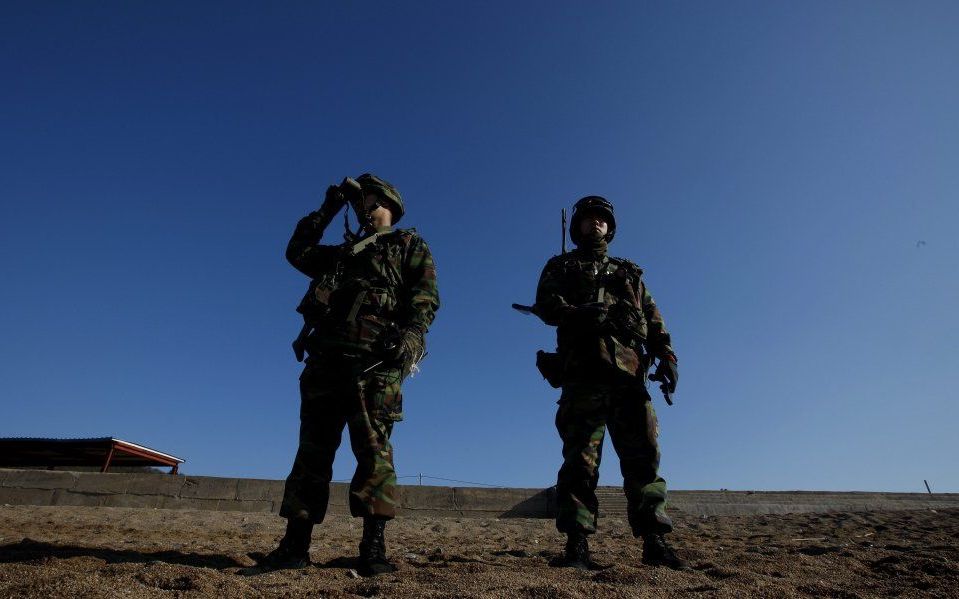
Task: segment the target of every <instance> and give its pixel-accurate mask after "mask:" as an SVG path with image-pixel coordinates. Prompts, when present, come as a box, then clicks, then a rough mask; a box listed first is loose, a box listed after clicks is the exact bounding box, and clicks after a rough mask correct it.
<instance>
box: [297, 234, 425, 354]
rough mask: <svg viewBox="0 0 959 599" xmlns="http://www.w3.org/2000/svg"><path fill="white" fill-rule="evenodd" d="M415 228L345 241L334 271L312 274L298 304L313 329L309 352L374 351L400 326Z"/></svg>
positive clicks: (332, 269)
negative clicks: (406, 261) (408, 253)
mask: <svg viewBox="0 0 959 599" xmlns="http://www.w3.org/2000/svg"><path fill="white" fill-rule="evenodd" d="M414 234H415V233H414V231H412V230H403V229H399V230H395V231H389V232H387V233H382V234H377V235H376V236H375V237H374V236H370V237H367V238H365V239H363V240H361V241H360V242H359V243H357V244H352V245H343V246H341V251H340V255H339V257H338V259H337V261H336V264H335V265H334V266H333V268H331V269H330V271H328V272H326V273H324V274H323V275H322V276H321V277H319V278H317V279H314V280H313V281H311V283H310V287H309V289H307V293H306V295H305V296H304V297H303V300H302V301H301V302H300V305H299V306H298V307H297V311H298V312H299V313H300V314H302V315H303V318H304V321H305V322H306V326H307V327H309V328H310V329H311V330H310V333H309V337H308V338H307V342H306V347H307V351H308V352H309V353H311V354H315V353H317V352H323V351H346V352H370V351H373V349H374V348H375V346H376V344H377V343H378V342H379V341H381V340H382V338H383V337H384V336H385V335H387V334H390V333H391V332H392V331H394V330H395V328H396V327H397V317H398V314H397V306H398V305H399V301H400V296H401V294H402V293H403V276H402V272H403V261H404V259H405V249H406V248H407V247H409V243H410V240H411V239H412V236H413V235H414Z"/></svg>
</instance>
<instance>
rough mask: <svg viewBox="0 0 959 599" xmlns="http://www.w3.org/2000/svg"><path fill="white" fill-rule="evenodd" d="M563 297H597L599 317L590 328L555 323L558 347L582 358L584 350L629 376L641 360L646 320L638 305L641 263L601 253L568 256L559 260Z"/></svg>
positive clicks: (638, 370) (582, 300) (574, 300)
mask: <svg viewBox="0 0 959 599" xmlns="http://www.w3.org/2000/svg"><path fill="white" fill-rule="evenodd" d="M562 264H563V297H564V299H565V300H566V302H567V303H568V304H570V305H582V304H589V303H594V302H596V303H602V304H605V305H606V306H607V316H606V320H605V322H603V323H602V324H601V325H599V326H598V327H597V328H596V329H595V330H592V331H581V330H567V329H566V327H563V326H560V327H559V329H558V330H557V341H558V345H559V348H560V351H561V352H563V353H565V354H567V355H577V356H579V357H580V358H582V359H585V360H586V363H588V361H589V360H590V359H591V358H590V356H594V357H595V358H598V359H600V360H601V361H603V362H607V363H610V364H613V365H614V366H616V367H617V368H618V369H620V370H622V371H624V372H627V373H629V374H631V375H635V376H644V375H645V370H646V366H647V359H646V358H645V357H644V356H645V353H646V352H645V348H644V342H645V340H646V336H647V334H648V330H649V326H648V323H647V322H646V318H645V316H644V315H643V309H642V296H641V295H640V294H641V293H642V284H641V282H640V278H641V276H642V274H643V271H642V269H641V268H640V267H639V266H637V265H636V264H633V263H632V262H630V261H629V260H625V259H622V258H614V257H609V256H605V257H603V259H602V261H600V262H599V263H598V264H597V262H595V261H592V260H580V259H576V258H574V257H570V258H569V259H567V260H565V261H564V262H563V263H562Z"/></svg>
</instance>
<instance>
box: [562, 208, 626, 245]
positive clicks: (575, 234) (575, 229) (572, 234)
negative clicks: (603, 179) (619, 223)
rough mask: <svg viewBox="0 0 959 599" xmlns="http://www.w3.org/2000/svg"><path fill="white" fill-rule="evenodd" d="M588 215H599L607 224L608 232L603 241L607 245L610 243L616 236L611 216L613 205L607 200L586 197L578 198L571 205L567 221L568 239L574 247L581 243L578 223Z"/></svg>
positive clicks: (614, 224) (614, 223) (613, 217)
mask: <svg viewBox="0 0 959 599" xmlns="http://www.w3.org/2000/svg"><path fill="white" fill-rule="evenodd" d="M590 213H595V214H599V215H601V216H602V217H603V219H604V220H605V221H606V222H607V223H608V224H609V231H608V232H607V233H606V237H604V238H603V239H605V240H606V242H607V243H608V242H610V241H612V240H613V236H614V235H616V217H615V216H613V205H612V204H611V203H610V202H609V200H607V199H606V198H604V197H600V196H586V197H585V198H580V200H579V201H578V202H576V203H575V204H574V205H573V215H572V216H571V217H570V219H569V238H570V239H572V240H573V243H575V244H576V245H579V244H580V243H582V241H583V239H582V237H581V236H580V233H579V223H580V222H581V221H582V220H583V218H584V217H585V216H586V215H587V214H590Z"/></svg>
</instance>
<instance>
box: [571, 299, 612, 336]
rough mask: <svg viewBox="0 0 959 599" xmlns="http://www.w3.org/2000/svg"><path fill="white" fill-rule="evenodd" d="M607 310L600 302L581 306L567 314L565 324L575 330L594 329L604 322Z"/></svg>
mask: <svg viewBox="0 0 959 599" xmlns="http://www.w3.org/2000/svg"><path fill="white" fill-rule="evenodd" d="M607 313H608V309H607V307H606V304H604V303H602V302H591V303H588V304H581V305H579V306H575V307H574V308H572V309H571V310H570V311H569V312H568V313H567V314H566V319H565V324H568V325H570V326H572V327H574V328H576V329H580V330H583V329H587V330H589V329H595V328H597V327H599V326H601V325H602V324H603V323H604V322H606V315H607Z"/></svg>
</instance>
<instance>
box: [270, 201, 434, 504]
mask: <svg viewBox="0 0 959 599" xmlns="http://www.w3.org/2000/svg"><path fill="white" fill-rule="evenodd" d="M329 212H334V211H333V210H330V209H328V208H326V206H324V207H323V208H321V209H320V210H318V211H316V212H313V213H311V214H309V215H308V216H306V217H305V218H303V219H302V220H300V222H299V223H298V224H297V226H296V230H295V231H294V233H293V237H292V238H291V239H290V243H289V245H288V247H287V252H286V256H287V259H288V260H289V261H290V263H291V264H292V265H293V266H294V267H296V268H297V269H298V270H300V271H301V272H303V273H304V274H305V275H307V276H308V277H310V278H311V279H312V282H311V284H310V288H309V291H308V292H307V295H306V297H305V298H304V301H303V302H302V303H301V305H300V308H299V311H300V312H301V313H303V315H304V318H305V319H306V321H307V325H308V327H311V328H312V332H311V333H310V334H309V337H308V338H307V339H306V351H307V353H308V354H309V356H308V357H307V358H306V367H305V368H304V370H303V373H302V375H301V376H300V396H301V406H300V444H299V449H298V450H297V453H296V459H295V461H294V463H293V468H292V471H291V472H290V475H289V477H288V478H287V480H286V487H285V490H284V494H283V504H282V506H281V508H280V515H281V516H283V517H285V518H290V519H293V518H300V519H303V518H306V519H309V520H310V521H312V522H314V523H319V522H322V521H323V518H324V516H325V514H326V508H327V502H328V499H329V483H330V479H331V477H332V472H333V457H334V454H335V452H336V449H337V447H338V446H339V444H340V438H341V435H342V431H343V426H344V425H345V426H347V427H349V435H350V445H351V447H352V449H353V453H354V455H355V456H356V460H357V468H356V473H355V474H354V476H353V480H352V482H351V484H350V512H351V513H352V514H353V516H357V517H363V516H365V517H374V518H377V519H381V520H385V519H390V518H393V517H394V515H395V513H396V504H397V496H396V473H395V471H394V469H393V449H392V446H391V445H390V434H391V432H392V430H393V423H394V422H397V421H399V420H402V419H403V395H402V393H401V390H400V385H401V383H402V381H403V378H404V377H405V376H406V375H407V374H408V373H409V367H410V366H411V364H410V363H409V360H408V359H407V361H406V363H397V362H396V361H395V360H394V361H392V362H391V361H390V360H386V361H385V362H383V363H382V364H379V365H378V366H375V367H374V368H372V369H370V367H371V366H374V365H375V364H377V363H378V362H380V361H381V360H383V354H382V352H381V351H378V348H379V347H380V346H381V345H382V343H383V340H384V338H385V337H387V336H389V335H391V334H395V335H398V336H399V337H400V338H401V339H402V340H403V343H404V346H405V347H408V348H411V349H410V352H409V353H412V354H414V355H416V356H419V355H421V354H422V350H423V347H424V341H423V338H424V335H425V334H426V331H427V329H428V328H429V326H430V324H431V323H432V322H433V317H434V314H435V312H436V310H437V309H438V308H439V295H438V293H437V288H436V269H435V266H434V264H433V258H432V256H431V254H430V251H429V248H428V247H427V245H426V242H425V241H423V239H422V238H421V237H420V236H419V235H417V234H416V232H415V231H414V230H412V229H396V230H394V229H392V228H390V227H384V228H382V229H379V230H377V231H376V234H375V236H371V237H372V239H371V238H369V237H368V238H366V239H365V240H363V241H361V242H360V243H359V244H357V245H354V246H350V245H339V246H331V245H320V244H319V241H320V238H321V237H322V235H323V231H324V230H325V228H326V227H327V225H329V223H330V221H331V220H332V218H333V216H334V215H333V214H329ZM351 247H352V249H353V251H352V252H351V251H350V249H351ZM408 355H409V354H408ZM367 369H369V370H368V371H367Z"/></svg>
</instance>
